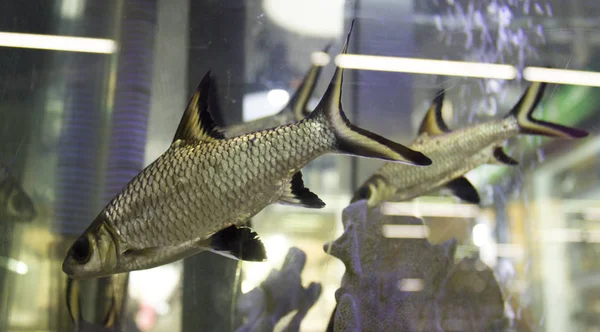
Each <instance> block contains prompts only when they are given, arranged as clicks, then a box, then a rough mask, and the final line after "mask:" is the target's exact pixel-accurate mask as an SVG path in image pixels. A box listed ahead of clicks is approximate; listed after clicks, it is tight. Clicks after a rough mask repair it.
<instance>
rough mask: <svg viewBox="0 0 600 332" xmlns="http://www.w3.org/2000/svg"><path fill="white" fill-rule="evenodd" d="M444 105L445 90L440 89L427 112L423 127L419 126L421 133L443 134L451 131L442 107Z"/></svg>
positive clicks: (422, 123)
mask: <svg viewBox="0 0 600 332" xmlns="http://www.w3.org/2000/svg"><path fill="white" fill-rule="evenodd" d="M443 106H444V90H440V91H438V93H437V94H436V96H435V98H433V101H432V103H431V106H429V110H427V114H425V118H424V119H423V122H421V127H419V135H420V134H423V133H427V134H428V135H430V136H435V135H441V134H445V133H448V132H450V129H449V128H448V126H447V125H446V123H445V122H444V117H443V115H442V109H443Z"/></svg>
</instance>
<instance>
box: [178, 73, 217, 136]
mask: <svg viewBox="0 0 600 332" xmlns="http://www.w3.org/2000/svg"><path fill="white" fill-rule="evenodd" d="M211 82H212V79H211V77H210V71H209V72H208V73H206V75H204V77H203V78H202V81H200V84H198V87H197V88H196V91H194V94H193V95H192V98H190V101H189V103H188V105H187V107H186V109H185V112H184V113H183V117H182V118H181V122H179V127H177V132H176V133H175V138H174V139H173V143H175V142H177V141H179V140H182V141H203V142H212V141H215V140H219V139H223V138H225V136H224V135H223V133H221V131H220V130H219V128H218V127H217V124H216V123H215V121H214V120H213V118H212V116H211V115H210V113H209V111H208V98H209V90H210V85H211Z"/></svg>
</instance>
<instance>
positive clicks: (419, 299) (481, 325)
mask: <svg viewBox="0 0 600 332" xmlns="http://www.w3.org/2000/svg"><path fill="white" fill-rule="evenodd" d="M380 207H381V205H379V206H377V207H375V208H367V203H366V201H365V200H360V201H357V202H355V203H353V204H351V205H350V206H348V207H347V208H346V209H344V212H343V225H344V229H345V230H344V233H343V234H342V235H341V236H340V237H339V238H338V239H336V240H335V241H333V242H331V243H327V244H326V245H325V246H324V249H325V251H326V252H329V253H330V254H331V255H332V256H334V257H336V258H338V259H340V260H341V261H342V262H343V263H344V265H345V266H346V271H345V273H344V276H343V278H342V285H341V287H340V288H339V289H338V290H337V291H336V294H335V298H336V301H337V306H336V308H335V310H334V312H333V313H332V316H331V321H330V323H329V327H328V331H336V332H342V331H343V332H345V331H484V330H485V331H489V330H499V329H501V328H504V327H506V326H507V319H506V318H505V315H504V301H503V298H502V294H501V291H500V287H499V285H498V283H497V282H496V280H495V278H494V275H493V272H492V270H491V269H489V268H488V267H487V266H485V264H484V263H483V262H481V261H479V260H476V259H463V260H462V261H461V262H460V263H458V264H455V263H454V257H455V252H456V247H457V243H456V240H455V239H451V240H449V241H447V242H445V243H443V244H441V245H432V244H431V243H429V241H428V240H427V239H426V238H424V237H419V236H418V233H419V229H421V230H423V229H424V227H423V226H424V225H423V222H422V221H421V220H420V219H418V218H414V217H407V216H391V215H385V214H383V213H382V212H381V208H380ZM398 226H400V227H398ZM407 226H408V227H407ZM394 229H395V230H396V232H397V233H398V234H396V236H398V235H401V233H402V232H404V235H405V237H404V238H399V237H392V236H391V234H387V235H388V236H389V237H386V236H385V235H384V233H391V232H394ZM402 230H403V231H402ZM421 234H425V233H421ZM409 236H410V237H409Z"/></svg>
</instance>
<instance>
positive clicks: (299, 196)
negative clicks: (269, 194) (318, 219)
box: [279, 171, 325, 209]
mask: <svg viewBox="0 0 600 332" xmlns="http://www.w3.org/2000/svg"><path fill="white" fill-rule="evenodd" d="M279 203H280V204H285V205H296V206H303V207H306V208H311V209H320V208H322V207H324V206H325V203H324V202H323V201H322V200H321V199H320V198H319V196H317V195H316V194H315V193H313V192H312V191H310V190H309V189H308V188H306V187H305V186H304V181H302V172H301V171H298V172H296V174H294V176H292V180H291V181H290V182H289V185H288V186H287V187H285V189H284V192H283V195H282V196H281V198H279Z"/></svg>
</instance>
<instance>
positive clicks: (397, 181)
mask: <svg viewBox="0 0 600 332" xmlns="http://www.w3.org/2000/svg"><path fill="white" fill-rule="evenodd" d="M545 87H546V84H545V83H537V82H536V83H532V84H531V85H530V86H529V87H528V88H527V90H526V91H525V93H524V94H523V96H522V97H521V99H520V100H519V102H518V103H517V104H516V105H515V106H514V107H513V109H512V110H511V112H510V113H509V114H508V115H507V116H505V117H504V118H503V119H496V120H493V121H489V122H486V123H482V124H478V125H474V126H470V127H467V128H463V129H458V130H455V131H450V130H449V129H448V126H446V124H445V123H444V120H443V118H442V103H443V99H444V93H443V91H440V92H439V93H438V94H437V95H436V97H435V99H434V100H433V103H432V105H431V107H430V108H429V110H428V112H427V115H426V116H425V119H424V120H423V122H422V124H421V127H420V129H419V136H418V137H417V138H416V139H415V141H414V142H413V143H412V144H411V145H410V148H411V149H416V150H419V151H422V152H423V153H424V154H426V155H427V156H428V157H430V158H431V159H432V161H433V164H432V166H430V167H426V168H411V167H404V166H403V165H397V164H392V163H385V164H384V165H383V166H382V167H381V168H380V169H379V170H378V171H377V172H375V174H373V175H372V176H371V177H370V178H369V179H367V181H366V182H365V183H364V184H363V185H362V186H361V187H360V188H359V189H358V190H357V191H356V193H355V194H354V197H353V198H352V202H355V201H358V200H361V199H367V200H368V204H369V206H375V205H377V204H379V203H380V202H382V201H388V200H393V201H404V200H408V199H412V198H415V197H418V196H421V195H424V194H427V193H429V192H432V191H434V190H436V189H440V188H442V187H444V186H445V187H447V188H448V189H450V190H451V191H452V193H453V194H454V195H456V196H458V197H459V198H461V199H463V200H465V201H467V202H470V203H475V204H477V203H479V194H478V193H477V191H476V190H475V188H474V187H473V185H472V184H471V183H470V182H469V181H468V180H467V179H466V178H465V177H464V175H465V174H466V173H467V172H468V171H470V170H472V169H474V168H476V167H477V166H479V165H482V164H486V163H494V164H506V165H516V164H517V161H516V160H514V159H513V158H511V157H509V156H507V155H506V153H505V152H504V151H503V149H502V143H503V142H504V141H505V140H506V139H508V138H511V137H515V136H517V135H519V134H527V135H543V136H550V137H559V138H580V137H585V136H587V132H585V131H583V130H580V129H575V128H569V127H565V126H561V125H558V124H554V123H548V122H544V121H540V120H536V119H534V118H533V117H532V113H533V111H534V110H535V108H536V106H537V105H538V103H539V101H540V100H541V99H542V96H543V94H544V89H545Z"/></svg>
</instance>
